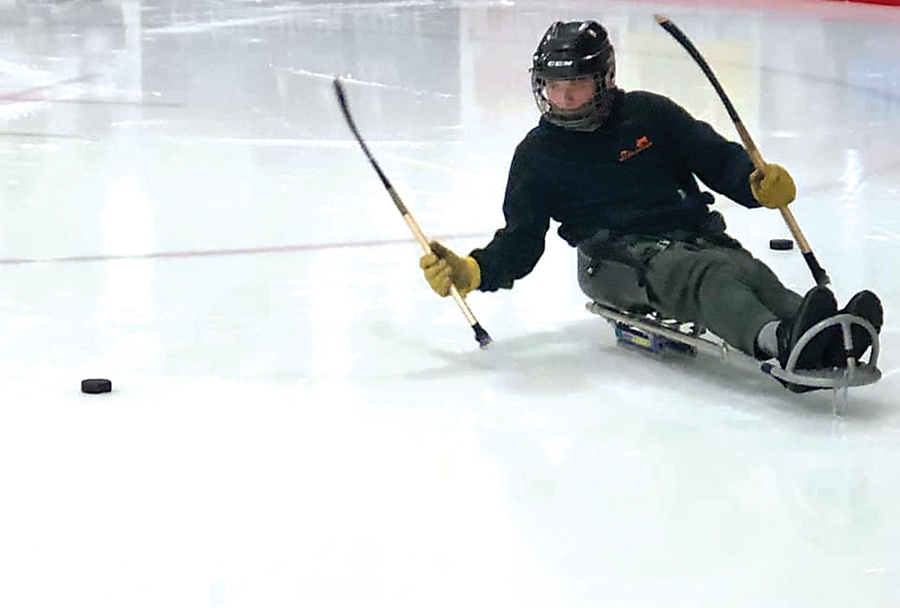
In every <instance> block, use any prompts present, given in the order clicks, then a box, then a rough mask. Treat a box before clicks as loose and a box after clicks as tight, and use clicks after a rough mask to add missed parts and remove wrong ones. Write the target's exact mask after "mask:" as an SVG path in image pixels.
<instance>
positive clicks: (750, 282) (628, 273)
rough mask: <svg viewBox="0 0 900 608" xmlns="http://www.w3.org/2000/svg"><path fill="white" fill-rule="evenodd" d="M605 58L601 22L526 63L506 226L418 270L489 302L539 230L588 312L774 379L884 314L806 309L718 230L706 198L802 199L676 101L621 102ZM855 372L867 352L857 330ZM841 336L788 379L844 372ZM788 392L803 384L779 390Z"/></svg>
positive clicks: (750, 201)
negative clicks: (661, 333)
mask: <svg viewBox="0 0 900 608" xmlns="http://www.w3.org/2000/svg"><path fill="white" fill-rule="evenodd" d="M615 69H616V65H615V55H614V52H613V47H612V44H611V43H610V40H609V37H608V35H607V32H606V30H605V29H604V28H603V27H602V26H601V25H600V24H599V23H597V22H595V21H580V22H567V23H564V22H556V23H554V24H552V25H551V26H550V28H549V29H548V30H547V32H546V33H545V34H544V36H543V38H542V39H541V41H540V43H539V44H538V47H537V50H536V51H535V53H534V56H533V59H532V68H531V84H532V90H533V92H534V98H535V101H536V102H537V106H538V108H539V110H540V113H541V117H540V120H539V123H538V125H537V126H536V127H535V128H534V129H532V130H531V131H530V132H529V133H528V134H527V135H526V137H525V138H524V139H523V140H522V141H521V143H519V145H518V146H517V148H516V150H515V154H514V155H513V159H512V162H511V166H510V170H509V177H508V181H507V186H506V193H505V198H504V201H503V213H504V217H505V220H506V225H505V227H503V228H501V229H500V230H498V231H497V232H496V233H495V235H494V237H493V239H492V240H491V241H490V243H488V244H487V245H486V246H484V247H483V248H478V249H475V250H473V251H472V252H471V253H469V255H467V256H465V257H460V256H458V255H456V254H455V253H454V252H453V251H451V250H450V249H448V248H447V247H445V246H443V245H441V244H440V243H437V242H435V243H432V250H433V254H431V255H425V256H422V258H421V259H420V266H421V268H422V269H423V270H424V273H425V278H426V280H427V281H428V283H429V284H430V286H431V287H432V289H433V290H434V291H435V292H437V293H438V294H439V295H441V296H446V295H447V294H448V292H449V289H450V284H451V282H452V283H453V284H454V285H455V286H456V287H457V289H458V290H459V293H460V295H465V294H467V293H468V292H470V291H472V290H474V289H478V290H480V291H495V290H497V289H500V288H511V287H512V286H513V283H514V282H515V281H516V280H517V279H520V278H522V277H524V276H525V275H527V274H528V273H530V272H531V271H532V269H533V268H534V267H535V265H536V264H537V262H538V260H539V258H540V257H541V255H542V254H543V251H544V239H545V236H546V233H547V231H548V229H549V221H550V219H553V220H555V221H557V222H559V223H560V227H559V230H558V233H559V235H560V236H561V237H562V238H563V239H564V240H565V241H566V242H567V243H568V244H569V245H572V246H574V247H577V250H578V283H579V286H580V287H581V289H582V291H584V293H585V294H587V295H588V296H589V297H590V298H592V299H593V300H594V301H598V302H603V303H606V304H609V305H611V306H613V307H614V308H616V309H619V310H622V311H626V312H629V313H636V314H642V313H645V312H648V311H655V312H656V313H658V314H659V315H661V316H662V317H664V318H666V319H676V320H679V321H682V322H692V323H695V324H698V325H700V326H703V327H705V328H707V329H708V330H709V331H710V332H712V333H713V334H715V335H716V336H718V337H719V338H721V339H722V340H724V341H725V342H726V343H728V344H730V345H731V346H733V347H735V348H737V349H738V350H740V351H742V352H744V353H746V354H748V355H750V356H752V357H755V358H756V359H758V360H760V361H764V360H767V359H772V358H776V359H777V360H778V361H779V363H780V365H781V366H782V367H785V366H786V362H787V361H788V358H789V356H790V354H791V351H792V349H793V348H794V345H795V344H796V343H797V341H798V340H799V339H800V337H801V336H802V335H803V334H804V332H806V330H807V329H809V328H810V327H812V326H813V325H815V324H816V323H818V322H819V321H822V320H824V319H826V318H829V317H832V316H834V315H836V314H839V313H847V314H852V315H856V316H859V317H862V318H863V319H865V320H867V321H868V322H870V323H871V324H872V326H873V327H874V328H875V329H876V331H880V329H881V325H882V316H883V313H882V308H881V303H880V301H879V299H878V297H877V296H876V295H875V294H874V293H872V292H871V291H868V290H866V291H862V292H860V293H858V294H856V295H855V296H853V297H852V298H851V299H850V301H849V302H848V303H847V305H846V306H845V307H844V308H843V309H842V310H840V311H838V307H837V302H836V301H835V298H834V295H833V294H832V292H831V291H830V290H828V289H827V288H825V287H814V288H812V289H811V290H810V291H809V292H808V293H807V294H806V295H805V297H803V296H801V295H799V294H797V293H795V292H794V291H791V290H790V289H788V288H786V287H785V286H784V285H783V284H782V283H781V281H780V280H779V279H778V277H776V275H775V273H774V272H772V270H771V269H769V268H768V267H767V266H766V265H765V264H763V263H762V262H761V261H759V260H757V259H755V258H754V257H753V256H752V255H751V254H750V253H749V252H748V251H747V250H746V249H744V248H743V247H742V246H741V244H740V243H739V242H738V241H736V240H735V239H733V238H732V237H730V236H729V235H728V234H726V232H725V229H726V227H725V221H724V218H723V217H722V215H721V214H720V213H718V212H716V211H711V210H710V208H709V207H710V205H711V204H712V203H713V200H714V199H713V196H712V194H710V193H709V192H706V191H702V190H701V189H700V187H699V185H698V183H697V178H699V180H700V181H701V182H703V184H705V185H706V186H707V187H708V188H710V189H712V190H714V191H716V192H718V193H719V194H722V195H724V196H726V197H728V198H730V199H731V200H733V201H735V202H737V203H738V204H740V205H743V206H744V207H747V208H757V207H767V208H769V209H778V208H782V207H785V206H787V205H789V204H790V203H791V202H792V201H793V200H794V198H795V195H796V190H795V186H794V182H793V180H792V178H791V176H790V174H789V173H788V172H787V171H786V170H785V169H784V168H783V167H781V166H779V165H777V164H767V165H765V166H764V167H763V168H762V169H761V170H755V169H754V166H753V163H752V161H751V159H750V156H749V154H748V153H747V151H746V150H745V149H744V148H743V147H742V146H740V145H739V144H737V143H734V142H730V141H727V140H726V139H725V138H723V137H722V136H721V135H719V134H718V133H717V132H716V131H715V130H714V129H713V128H712V127H711V126H710V125H709V124H707V123H705V122H701V121H699V120H696V119H695V118H693V117H692V116H691V115H690V114H689V113H688V112H687V111H686V110H684V109H683V108H682V107H681V106H679V105H678V104H676V103H675V102H674V101H672V100H671V99H669V98H667V97H665V96H662V95H659V94H655V93H651V92H647V91H630V92H625V91H623V90H622V89H620V88H618V87H617V86H616V83H615ZM852 331H853V355H854V357H855V358H856V360H859V358H860V357H861V356H862V355H863V354H864V352H865V351H866V350H867V349H868V347H869V346H870V345H871V337H870V335H869V334H868V332H867V331H865V330H863V329H861V328H858V327H857V326H853V330H852ZM846 364H847V363H846V355H845V352H844V345H843V340H842V334H841V330H840V327H839V326H832V327H828V328H826V329H825V330H823V331H821V332H820V333H819V334H817V335H816V336H815V337H814V338H813V339H812V340H811V341H810V342H809V343H808V344H807V345H806V347H805V348H803V351H802V352H801V353H799V358H798V360H797V364H796V366H795V368H796V369H807V370H816V369H832V368H835V367H842V366H846ZM783 384H785V385H786V386H787V387H788V388H789V389H791V390H794V391H796V392H803V391H806V390H810V388H809V387H805V386H799V385H795V384H791V383H786V382H783Z"/></svg>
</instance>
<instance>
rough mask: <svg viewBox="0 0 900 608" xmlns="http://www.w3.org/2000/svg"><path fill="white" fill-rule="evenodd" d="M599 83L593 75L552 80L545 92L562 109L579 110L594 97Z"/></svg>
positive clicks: (551, 101)
mask: <svg viewBox="0 0 900 608" xmlns="http://www.w3.org/2000/svg"><path fill="white" fill-rule="evenodd" d="M596 91H597V85H596V83H595V81H594V77H593V76H588V77H585V78H575V79H573V80H550V81H548V82H547V88H546V89H545V94H546V95H547V99H548V100H549V101H550V103H552V104H553V105H554V106H556V107H557V108H559V109H561V110H577V109H578V108H580V107H581V106H583V105H584V104H586V103H588V102H589V101H590V100H591V99H593V97H594V93H596Z"/></svg>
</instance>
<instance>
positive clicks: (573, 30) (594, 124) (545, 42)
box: [531, 21, 616, 131]
mask: <svg viewBox="0 0 900 608" xmlns="http://www.w3.org/2000/svg"><path fill="white" fill-rule="evenodd" d="M615 73H616V61H615V53H614V51H613V48H612V45H611V44H610V42H609V37H608V36H607V34H606V30H604V29H603V27H602V26H601V25H600V24H599V23H597V22H596V21H582V22H569V23H562V22H556V23H554V24H553V25H551V26H550V28H549V29H548V30H547V32H546V33H545V34H544V37H543V38H542V39H541V42H540V44H538V48H537V50H536V51H535V53H534V57H533V60H532V68H531V90H532V93H533V94H534V100H535V103H536V104H537V107H538V109H539V110H540V112H541V115H542V116H543V117H544V118H545V119H547V120H548V121H549V122H550V123H552V124H555V125H557V126H560V127H563V128H566V129H570V130H574V131H593V130H595V129H597V128H598V127H600V125H601V124H603V122H604V121H605V120H606V118H607V117H608V116H609V114H610V112H611V111H612V105H613V100H614V98H615V91H616V80H615ZM582 78H593V79H594V84H595V93H594V97H593V99H591V100H590V101H589V102H587V103H585V104H584V105H582V106H581V107H579V108H576V109H574V110H563V109H562V108H558V107H556V106H554V105H553V104H552V103H551V102H550V100H549V99H548V97H547V91H546V89H547V84H548V82H550V81H552V80H575V79H582Z"/></svg>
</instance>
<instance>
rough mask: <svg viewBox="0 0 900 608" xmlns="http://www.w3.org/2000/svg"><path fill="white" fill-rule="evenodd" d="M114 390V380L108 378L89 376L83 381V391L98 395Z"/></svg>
mask: <svg viewBox="0 0 900 608" xmlns="http://www.w3.org/2000/svg"><path fill="white" fill-rule="evenodd" d="M111 390H112V382H110V381H109V380H107V379H106V378H88V379H87V380H82V381H81V392H82V393H90V394H92V395H97V394H99V393H108V392H110V391H111Z"/></svg>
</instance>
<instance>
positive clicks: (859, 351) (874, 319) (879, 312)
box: [826, 289, 884, 367]
mask: <svg viewBox="0 0 900 608" xmlns="http://www.w3.org/2000/svg"><path fill="white" fill-rule="evenodd" d="M839 312H840V313H841V314H848V315H854V316H856V317H862V318H863V319H865V320H866V321H868V322H869V323H871V324H872V327H874V328H875V331H876V332H879V333H880V332H881V326H882V325H884V309H883V308H882V307H881V300H879V299H878V296H876V295H875V294H874V293H872V292H871V291H869V290H868V289H864V290H863V291H860V292H859V293H857V294H856V295H855V296H853V297H852V298H850V300H849V301H848V302H847V305H846V306H844V307H843V308H842V309H841V310H840V311H839ZM850 336H851V337H852V338H853V348H852V350H851V353H852V354H853V358H854V359H856V360H857V361H859V358H860V357H862V356H863V354H864V353H865V352H866V350H868V348H869V347H870V346H872V336H870V335H869V332H867V331H866V330H864V329H863V328H862V327H859V326H858V325H852V326H851V327H850ZM826 362H827V363H828V365H829V367H847V354H846V353H845V352H844V337H843V334H842V332H839V333H838V335H837V336H836V337H835V338H834V339H833V340H832V342H831V344H830V345H829V348H828V353H827V354H826Z"/></svg>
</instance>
